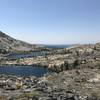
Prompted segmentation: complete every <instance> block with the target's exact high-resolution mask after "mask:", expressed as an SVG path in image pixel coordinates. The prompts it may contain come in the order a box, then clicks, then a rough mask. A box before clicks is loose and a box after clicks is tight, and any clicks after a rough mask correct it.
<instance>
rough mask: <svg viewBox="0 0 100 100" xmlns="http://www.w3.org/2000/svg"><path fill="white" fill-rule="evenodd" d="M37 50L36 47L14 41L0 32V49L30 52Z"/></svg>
mask: <svg viewBox="0 0 100 100" xmlns="http://www.w3.org/2000/svg"><path fill="white" fill-rule="evenodd" d="M37 48H39V47H38V46H37V45H32V44H29V43H26V42H23V41H20V40H16V39H14V38H12V37H10V36H8V35H6V34H5V33H3V32H2V31H0V49H4V50H6V51H30V50H35V49H37Z"/></svg>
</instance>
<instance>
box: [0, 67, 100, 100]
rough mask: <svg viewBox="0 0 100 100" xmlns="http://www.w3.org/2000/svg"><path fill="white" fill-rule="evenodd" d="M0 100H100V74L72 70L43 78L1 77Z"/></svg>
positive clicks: (84, 70)
mask: <svg viewBox="0 0 100 100" xmlns="http://www.w3.org/2000/svg"><path fill="white" fill-rule="evenodd" d="M0 100H100V70H98V69H80V70H70V71H63V72H61V73H59V74H57V73H52V74H48V75H45V76H44V77H42V78H36V77H34V76H29V77H16V76H6V75H0Z"/></svg>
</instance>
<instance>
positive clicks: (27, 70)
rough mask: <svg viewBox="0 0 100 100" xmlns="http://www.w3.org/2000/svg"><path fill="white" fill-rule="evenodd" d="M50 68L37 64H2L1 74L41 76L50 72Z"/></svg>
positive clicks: (0, 67)
mask: <svg viewBox="0 0 100 100" xmlns="http://www.w3.org/2000/svg"><path fill="white" fill-rule="evenodd" d="M48 72H49V70H48V69H47V68H44V67H37V66H15V65H8V66H0V74H6V75H16V76H32V75H34V76H37V77H41V76H43V75H44V74H46V73H48Z"/></svg>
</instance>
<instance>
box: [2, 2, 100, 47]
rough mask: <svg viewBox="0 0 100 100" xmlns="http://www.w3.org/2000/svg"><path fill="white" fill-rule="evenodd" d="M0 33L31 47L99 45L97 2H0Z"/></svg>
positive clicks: (98, 10)
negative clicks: (43, 45) (46, 45)
mask: <svg viewBox="0 0 100 100" xmlns="http://www.w3.org/2000/svg"><path fill="white" fill-rule="evenodd" d="M0 4H1V5H0V12H1V13H0V30H1V31H2V32H4V33H6V34H7V35H10V36H11V37H13V38H16V39H18V40H22V41H26V42H28V43H32V44H63V45H64V44H89V43H97V42H100V29H99V28H100V6H99V4H100V0H0Z"/></svg>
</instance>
